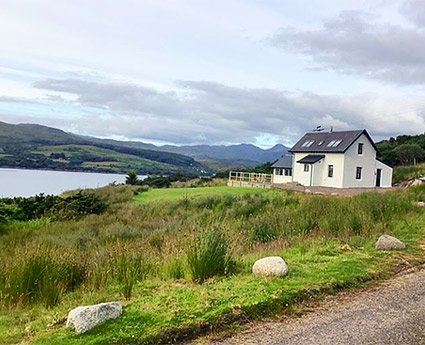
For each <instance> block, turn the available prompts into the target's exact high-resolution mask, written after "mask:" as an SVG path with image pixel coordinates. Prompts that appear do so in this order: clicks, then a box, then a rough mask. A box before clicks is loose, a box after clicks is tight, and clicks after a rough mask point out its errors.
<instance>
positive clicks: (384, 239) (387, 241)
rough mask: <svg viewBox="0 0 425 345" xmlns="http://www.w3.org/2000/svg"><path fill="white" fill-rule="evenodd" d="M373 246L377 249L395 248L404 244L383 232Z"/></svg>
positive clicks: (400, 247) (404, 246)
mask: <svg viewBox="0 0 425 345" xmlns="http://www.w3.org/2000/svg"><path fill="white" fill-rule="evenodd" d="M375 248H376V249H377V250H397V249H404V248H406V245H405V244H404V243H403V242H401V241H400V240H399V239H398V238H395V237H393V236H390V235H385V234H384V235H382V236H381V237H379V238H378V241H376V244H375Z"/></svg>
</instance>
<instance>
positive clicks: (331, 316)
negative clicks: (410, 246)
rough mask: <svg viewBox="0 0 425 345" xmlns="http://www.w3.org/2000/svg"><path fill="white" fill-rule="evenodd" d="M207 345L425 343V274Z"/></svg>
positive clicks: (332, 300) (329, 301) (258, 325)
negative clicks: (299, 316)
mask: <svg viewBox="0 0 425 345" xmlns="http://www.w3.org/2000/svg"><path fill="white" fill-rule="evenodd" d="M206 344H211V345H212V344H214V345H219V344H220V345H227V344H244V345H248V344H268V345H278V344H279V345H313V344H314V345H325V344H326V345H336V344H347V345H354V344H356V345H357V344H362V345H363V344H374V345H378V344H397V345H410V344H412V345H413V344H415V345H420V344H425V269H422V270H420V271H417V272H413V273H409V274H403V275H399V276H397V277H395V278H393V279H391V280H389V281H386V282H384V283H382V284H380V285H379V286H377V287H375V288H373V289H368V290H365V291H362V292H359V293H352V292H351V293H343V294H339V295H338V296H336V297H335V296H334V297H330V298H328V299H327V300H325V301H323V302H322V303H320V307H319V308H318V309H315V311H314V312H311V313H308V314H305V315H304V316H302V317H301V318H286V320H281V321H273V322H261V323H256V324H254V325H252V326H250V327H248V328H247V329H246V330H245V331H242V332H241V333H239V334H237V335H234V336H233V337H231V338H227V339H222V340H209V341H206Z"/></svg>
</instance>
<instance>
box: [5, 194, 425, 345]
mask: <svg viewBox="0 0 425 345" xmlns="http://www.w3.org/2000/svg"><path fill="white" fill-rule="evenodd" d="M135 190H136V189H134V188H131V187H124V186H118V187H107V188H102V189H99V190H96V191H95V193H96V194H97V195H99V196H100V197H102V198H103V199H104V200H105V201H107V202H108V204H109V208H108V210H107V211H106V213H104V214H101V215H90V216H86V217H84V218H81V219H78V220H71V221H48V220H43V219H41V220H37V221H32V222H27V223H14V224H10V225H9V226H8V228H7V229H6V231H4V232H3V233H2V234H0V236H1V239H2V241H0V265H1V267H2V268H3V269H2V271H1V273H0V297H1V310H0V343H1V344H14V343H17V342H25V343H32V344H42V345H44V344H46V345H47V344H49V345H55V344H56V345H59V344H61V345H62V344H71V345H72V344H74V345H77V344H143V343H147V342H153V343H155V342H157V343H164V342H167V341H170V339H179V338H180V337H183V338H187V337H190V336H191V335H194V334H201V333H203V332H205V331H206V330H210V329H214V328H218V329H220V328H223V327H231V325H237V324H238V323H243V322H246V321H247V320H250V319H255V318H257V317H264V316H272V315H274V314H276V313H281V312H285V311H288V310H291V309H294V308H296V306H297V303H298V302H299V301H302V300H304V299H309V298H317V297H318V296H320V294H322V293H332V292H334V291H335V290H338V289H341V288H344V287H350V286H359V285H361V284H362V283H363V282H364V281H366V280H370V279H374V278H377V277H383V276H386V275H389V274H390V273H391V270H390V267H393V266H394V265H397V263H398V262H400V260H408V261H409V262H411V263H414V262H419V261H421V260H423V250H422V249H421V247H420V244H421V241H422V239H423V238H424V235H425V217H423V216H424V210H423V209H421V208H419V207H417V206H415V205H413V204H412V201H417V200H423V199H424V197H425V188H420V187H419V188H415V189H412V190H408V191H396V192H391V193H386V194H375V193H366V194H362V195H359V196H356V197H353V198H342V197H334V196H319V195H304V194H301V193H295V192H291V191H284V190H279V189H277V190H275V189H271V190H265V189H250V188H246V189H245V188H230V187H224V186H221V187H202V188H187V189H180V190H179V189H176V190H173V189H162V190H161V189H158V190H155V189H152V190H149V191H147V192H143V193H140V194H138V195H134V191H135ZM383 232H386V233H390V234H393V235H396V236H397V237H398V238H400V239H401V240H403V241H404V242H405V243H406V245H407V249H406V250H405V251H402V252H377V251H376V250H375V249H374V242H375V241H376V239H377V237H378V236H379V235H380V234H382V233H383ZM217 243H218V244H220V246H218V247H219V248H221V249H224V252H223V253H222V254H223V255H222V259H223V261H222V262H211V260H209V258H210V257H215V255H203V253H211V250H212V249H211V248H217V246H214V244H217ZM211 244H213V245H211ZM267 255H280V256H282V257H283V258H284V259H285V260H286V262H287V263H288V266H289V270H290V271H289V275H288V276H286V277H285V278H276V279H263V278H256V277H253V276H252V274H251V267H252V264H253V263H254V262H255V260H256V259H258V258H261V257H263V256H267ZM194 258H195V259H196V260H194ZM194 262H195V263H196V264H197V265H198V266H199V264H200V265H201V266H202V267H203V268H204V270H203V271H201V273H199V271H196V267H198V266H196V265H194ZM218 266H220V267H222V270H214V269H213V270H210V271H208V269H211V268H216V267H218ZM200 275H201V276H202V275H204V278H205V279H200ZM34 276H37V277H39V278H38V279H36V280H35V281H32V280H29V279H28V277H34ZM201 282H202V284H201ZM18 286H20V287H22V289H17V287H18ZM68 287H69V288H68ZM29 297H31V298H29ZM111 300H119V301H121V302H122V303H123V305H124V313H123V315H122V317H120V318H119V319H117V320H114V321H110V322H107V323H105V324H104V325H101V326H99V327H96V328H95V329H93V330H92V331H90V332H88V333H86V334H83V335H78V336H77V335H75V334H74V333H73V332H72V331H70V330H69V329H66V328H65V327H64V323H65V320H66V315H67V313H68V311H69V310H70V309H72V308H74V307H75V306H77V305H84V304H92V303H99V302H105V301H111Z"/></svg>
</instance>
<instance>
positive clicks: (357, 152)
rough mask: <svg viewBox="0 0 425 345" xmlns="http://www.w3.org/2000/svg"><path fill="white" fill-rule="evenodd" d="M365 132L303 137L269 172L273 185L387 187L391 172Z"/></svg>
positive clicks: (390, 180)
mask: <svg viewBox="0 0 425 345" xmlns="http://www.w3.org/2000/svg"><path fill="white" fill-rule="evenodd" d="M377 155H379V151H378V149H377V147H376V146H375V144H374V142H373V140H372V139H371V137H370V135H369V134H368V132H367V131H366V130H357V131H343V132H312V133H307V134H305V135H304V136H303V137H302V138H301V139H300V140H299V141H298V142H297V143H296V144H295V145H294V146H293V147H292V148H291V149H290V150H289V153H288V154H287V155H285V156H283V157H281V158H280V159H279V160H278V161H277V162H276V163H275V164H273V165H272V168H273V183H289V182H297V183H300V184H302V185H304V186H323V187H334V188H370V187H384V188H386V187H391V184H392V174H393V168H392V167H391V166H390V165H388V164H386V163H384V162H382V161H381V160H379V159H378V158H377Z"/></svg>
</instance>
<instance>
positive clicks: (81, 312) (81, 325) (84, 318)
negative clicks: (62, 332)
mask: <svg viewBox="0 0 425 345" xmlns="http://www.w3.org/2000/svg"><path fill="white" fill-rule="evenodd" d="M121 313H122V306H121V303H120V302H108V303H100V304H95V305H88V306H80V307H77V308H75V309H72V310H71V311H70V312H69V314H68V319H67V321H66V327H71V328H73V329H74V330H75V332H76V333H77V334H81V333H84V332H87V331H89V330H91V329H92V328H93V327H94V326H96V325H99V324H101V323H103V322H105V321H107V320H111V319H116V318H117V317H118V316H120V315H121Z"/></svg>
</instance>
